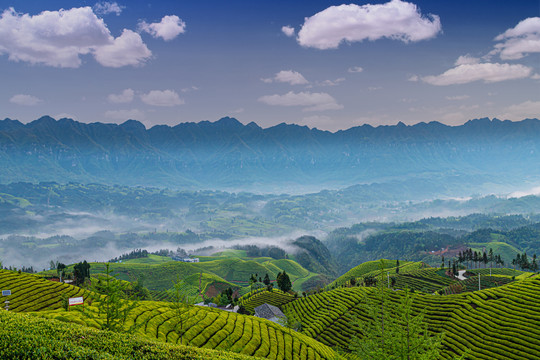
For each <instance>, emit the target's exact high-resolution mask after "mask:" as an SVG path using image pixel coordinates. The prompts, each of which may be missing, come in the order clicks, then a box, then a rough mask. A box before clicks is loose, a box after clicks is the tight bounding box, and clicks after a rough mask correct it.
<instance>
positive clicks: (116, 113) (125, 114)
mask: <svg viewBox="0 0 540 360" xmlns="http://www.w3.org/2000/svg"><path fill="white" fill-rule="evenodd" d="M105 117H107V118H109V119H116V120H129V119H133V120H142V119H144V117H145V115H144V112H142V111H140V110H139V109H130V110H125V109H124V110H109V111H107V112H105Z"/></svg>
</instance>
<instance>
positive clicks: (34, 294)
mask: <svg viewBox="0 0 540 360" xmlns="http://www.w3.org/2000/svg"><path fill="white" fill-rule="evenodd" d="M0 289H1V290H11V294H12V295H11V296H9V297H7V298H4V297H2V298H1V299H2V305H3V302H4V301H5V299H7V300H9V302H10V303H9V309H10V310H11V311H17V312H21V311H40V310H45V309H47V310H49V309H59V308H61V307H62V301H63V299H65V300H64V301H67V298H70V297H79V296H83V297H84V298H85V299H86V298H89V297H90V298H92V297H93V294H92V293H90V292H89V291H86V290H83V289H81V288H78V287H75V286H71V285H67V284H64V283H59V282H54V281H49V280H45V279H43V278H41V277H39V276H36V275H31V274H27V273H20V274H19V273H18V272H15V271H8V270H0Z"/></svg>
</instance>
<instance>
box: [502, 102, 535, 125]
mask: <svg viewBox="0 0 540 360" xmlns="http://www.w3.org/2000/svg"><path fill="white" fill-rule="evenodd" d="M539 114H540V101H531V100H528V101H525V102H522V103H521V104H516V105H511V106H508V107H506V108H505V109H504V110H503V114H502V115H499V116H497V117H499V118H501V119H504V120H514V121H518V120H523V119H526V118H529V119H531V118H538V115H539Z"/></svg>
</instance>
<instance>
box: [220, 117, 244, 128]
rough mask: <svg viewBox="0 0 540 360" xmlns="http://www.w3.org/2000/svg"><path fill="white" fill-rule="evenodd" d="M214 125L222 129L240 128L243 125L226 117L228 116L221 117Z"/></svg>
mask: <svg viewBox="0 0 540 360" xmlns="http://www.w3.org/2000/svg"><path fill="white" fill-rule="evenodd" d="M214 124H215V125H219V126H222V127H242V126H244V124H242V123H241V122H240V121H238V120H236V119H235V118H232V117H228V116H225V117H222V118H221V119H219V120H218V121H216V122H215V123H214Z"/></svg>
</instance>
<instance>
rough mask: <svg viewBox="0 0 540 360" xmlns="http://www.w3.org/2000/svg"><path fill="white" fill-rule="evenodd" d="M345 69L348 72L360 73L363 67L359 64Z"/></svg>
mask: <svg viewBox="0 0 540 360" xmlns="http://www.w3.org/2000/svg"><path fill="white" fill-rule="evenodd" d="M347 71H348V72H350V73H361V72H362V71H364V69H363V68H362V67H360V66H353V67H350V68H349V70H347Z"/></svg>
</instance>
